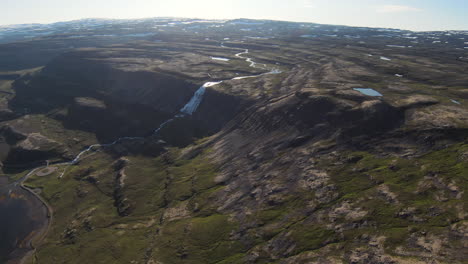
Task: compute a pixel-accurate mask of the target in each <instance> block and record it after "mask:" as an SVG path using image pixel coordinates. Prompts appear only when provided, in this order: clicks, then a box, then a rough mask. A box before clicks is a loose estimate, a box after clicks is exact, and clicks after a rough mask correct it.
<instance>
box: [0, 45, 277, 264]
mask: <svg viewBox="0 0 468 264" xmlns="http://www.w3.org/2000/svg"><path fill="white" fill-rule="evenodd" d="M221 46H222V47H226V46H224V44H221ZM226 48H227V47H226ZM248 53H249V50H248V49H246V50H245V51H243V52H240V53H237V54H235V56H236V57H238V58H241V59H243V60H245V61H246V62H247V63H249V66H250V67H252V68H257V69H264V70H268V69H267V68H266V65H264V66H258V65H259V64H257V63H256V62H254V61H253V59H252V58H249V57H245V56H243V55H246V54H248ZM278 73H281V71H280V70H278V69H271V70H270V71H269V72H265V73H261V74H258V75H251V76H240V77H234V78H231V79H227V80H222V81H216V82H206V83H204V84H203V85H202V86H201V87H200V88H198V90H197V91H196V92H195V93H194V95H193V96H192V97H191V99H190V101H189V102H188V103H187V104H185V105H184V106H183V107H182V108H181V109H180V110H179V113H178V114H176V115H175V116H174V117H172V118H170V119H168V120H166V121H164V122H163V123H161V124H160V125H159V127H158V128H157V129H155V130H154V132H153V135H156V134H158V133H159V132H160V131H161V129H163V128H164V127H165V126H166V125H168V124H169V123H171V122H173V121H174V120H176V119H178V118H182V117H184V116H187V115H192V114H193V113H194V112H195V111H196V110H197V108H198V107H199V106H200V104H201V102H202V100H203V96H204V94H205V92H206V88H207V87H212V86H215V85H218V84H220V83H222V82H224V81H231V80H242V79H247V78H255V77H260V76H263V75H269V74H278ZM143 139H144V138H143V137H121V138H118V139H117V140H115V141H113V142H111V143H107V144H93V145H90V146H88V147H87V148H85V149H84V150H83V151H81V152H80V153H78V154H77V155H76V156H75V158H74V159H73V160H71V161H68V162H63V163H57V164H53V166H55V167H63V171H62V173H61V174H60V176H59V178H62V177H63V176H64V175H65V173H66V171H67V168H69V167H70V166H72V165H75V164H77V163H78V162H79V161H80V160H81V159H82V158H83V157H84V156H85V155H86V154H87V153H88V152H91V151H94V150H96V149H98V148H105V147H110V146H113V145H116V144H118V143H120V142H123V141H130V140H143ZM48 165H49V164H47V165H45V166H39V167H37V168H35V169H33V170H31V171H30V172H29V173H28V174H27V175H25V176H24V177H22V178H21V179H19V180H17V181H15V182H12V183H7V182H6V181H5V180H2V179H0V263H3V262H4V261H5V260H6V259H12V258H13V259H15V260H18V261H19V260H21V259H22V258H25V257H27V256H28V255H31V254H32V253H33V252H34V250H35V248H34V246H33V245H32V244H33V240H34V241H35V242H40V241H41V240H42V238H43V237H45V235H46V234H47V231H48V228H49V226H50V224H51V222H52V213H53V212H52V208H50V206H49V205H48V204H47V202H46V201H45V200H43V199H42V197H41V196H40V195H39V194H36V193H35V192H34V191H33V190H31V189H29V188H27V187H25V186H24V185H23V183H24V182H25V181H26V180H27V179H28V178H29V177H31V176H33V175H34V174H35V173H36V171H37V170H39V169H41V168H45V167H47V166H48Z"/></svg>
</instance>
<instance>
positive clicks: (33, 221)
mask: <svg viewBox="0 0 468 264" xmlns="http://www.w3.org/2000/svg"><path fill="white" fill-rule="evenodd" d="M46 221H47V209H46V208H45V207H44V206H43V205H42V203H41V202H40V201H39V200H38V199H37V198H36V197H34V196H33V195H32V194H30V193H29V192H27V191H25V190H23V189H22V188H21V187H20V186H19V185H17V184H5V181H4V180H3V179H2V180H0V263H4V262H5V261H6V259H18V258H21V257H22V256H23V255H24V254H25V253H27V252H28V251H29V250H31V248H30V243H29V240H30V238H31V237H33V236H34V234H35V233H36V232H38V231H39V230H41V229H42V228H43V227H44V226H45V225H46V224H47V222H46Z"/></svg>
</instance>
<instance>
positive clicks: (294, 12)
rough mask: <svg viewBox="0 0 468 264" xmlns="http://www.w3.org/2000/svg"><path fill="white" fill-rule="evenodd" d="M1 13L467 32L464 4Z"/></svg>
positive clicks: (63, 2) (260, 0)
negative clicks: (236, 20) (246, 20)
mask: <svg viewBox="0 0 468 264" xmlns="http://www.w3.org/2000/svg"><path fill="white" fill-rule="evenodd" d="M0 10H1V11H2V12H1V16H0V25H11V24H26V23H52V22H58V21H69V20H75V19H82V18H145V17H190V18H210V19H233V18H252V19H273V20H287V21H298V22H315V23H322V24H335V25H349V26H368V27H389V28H399V29H410V30H416V31H426V30H468V0H405V1H403V0H0Z"/></svg>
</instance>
